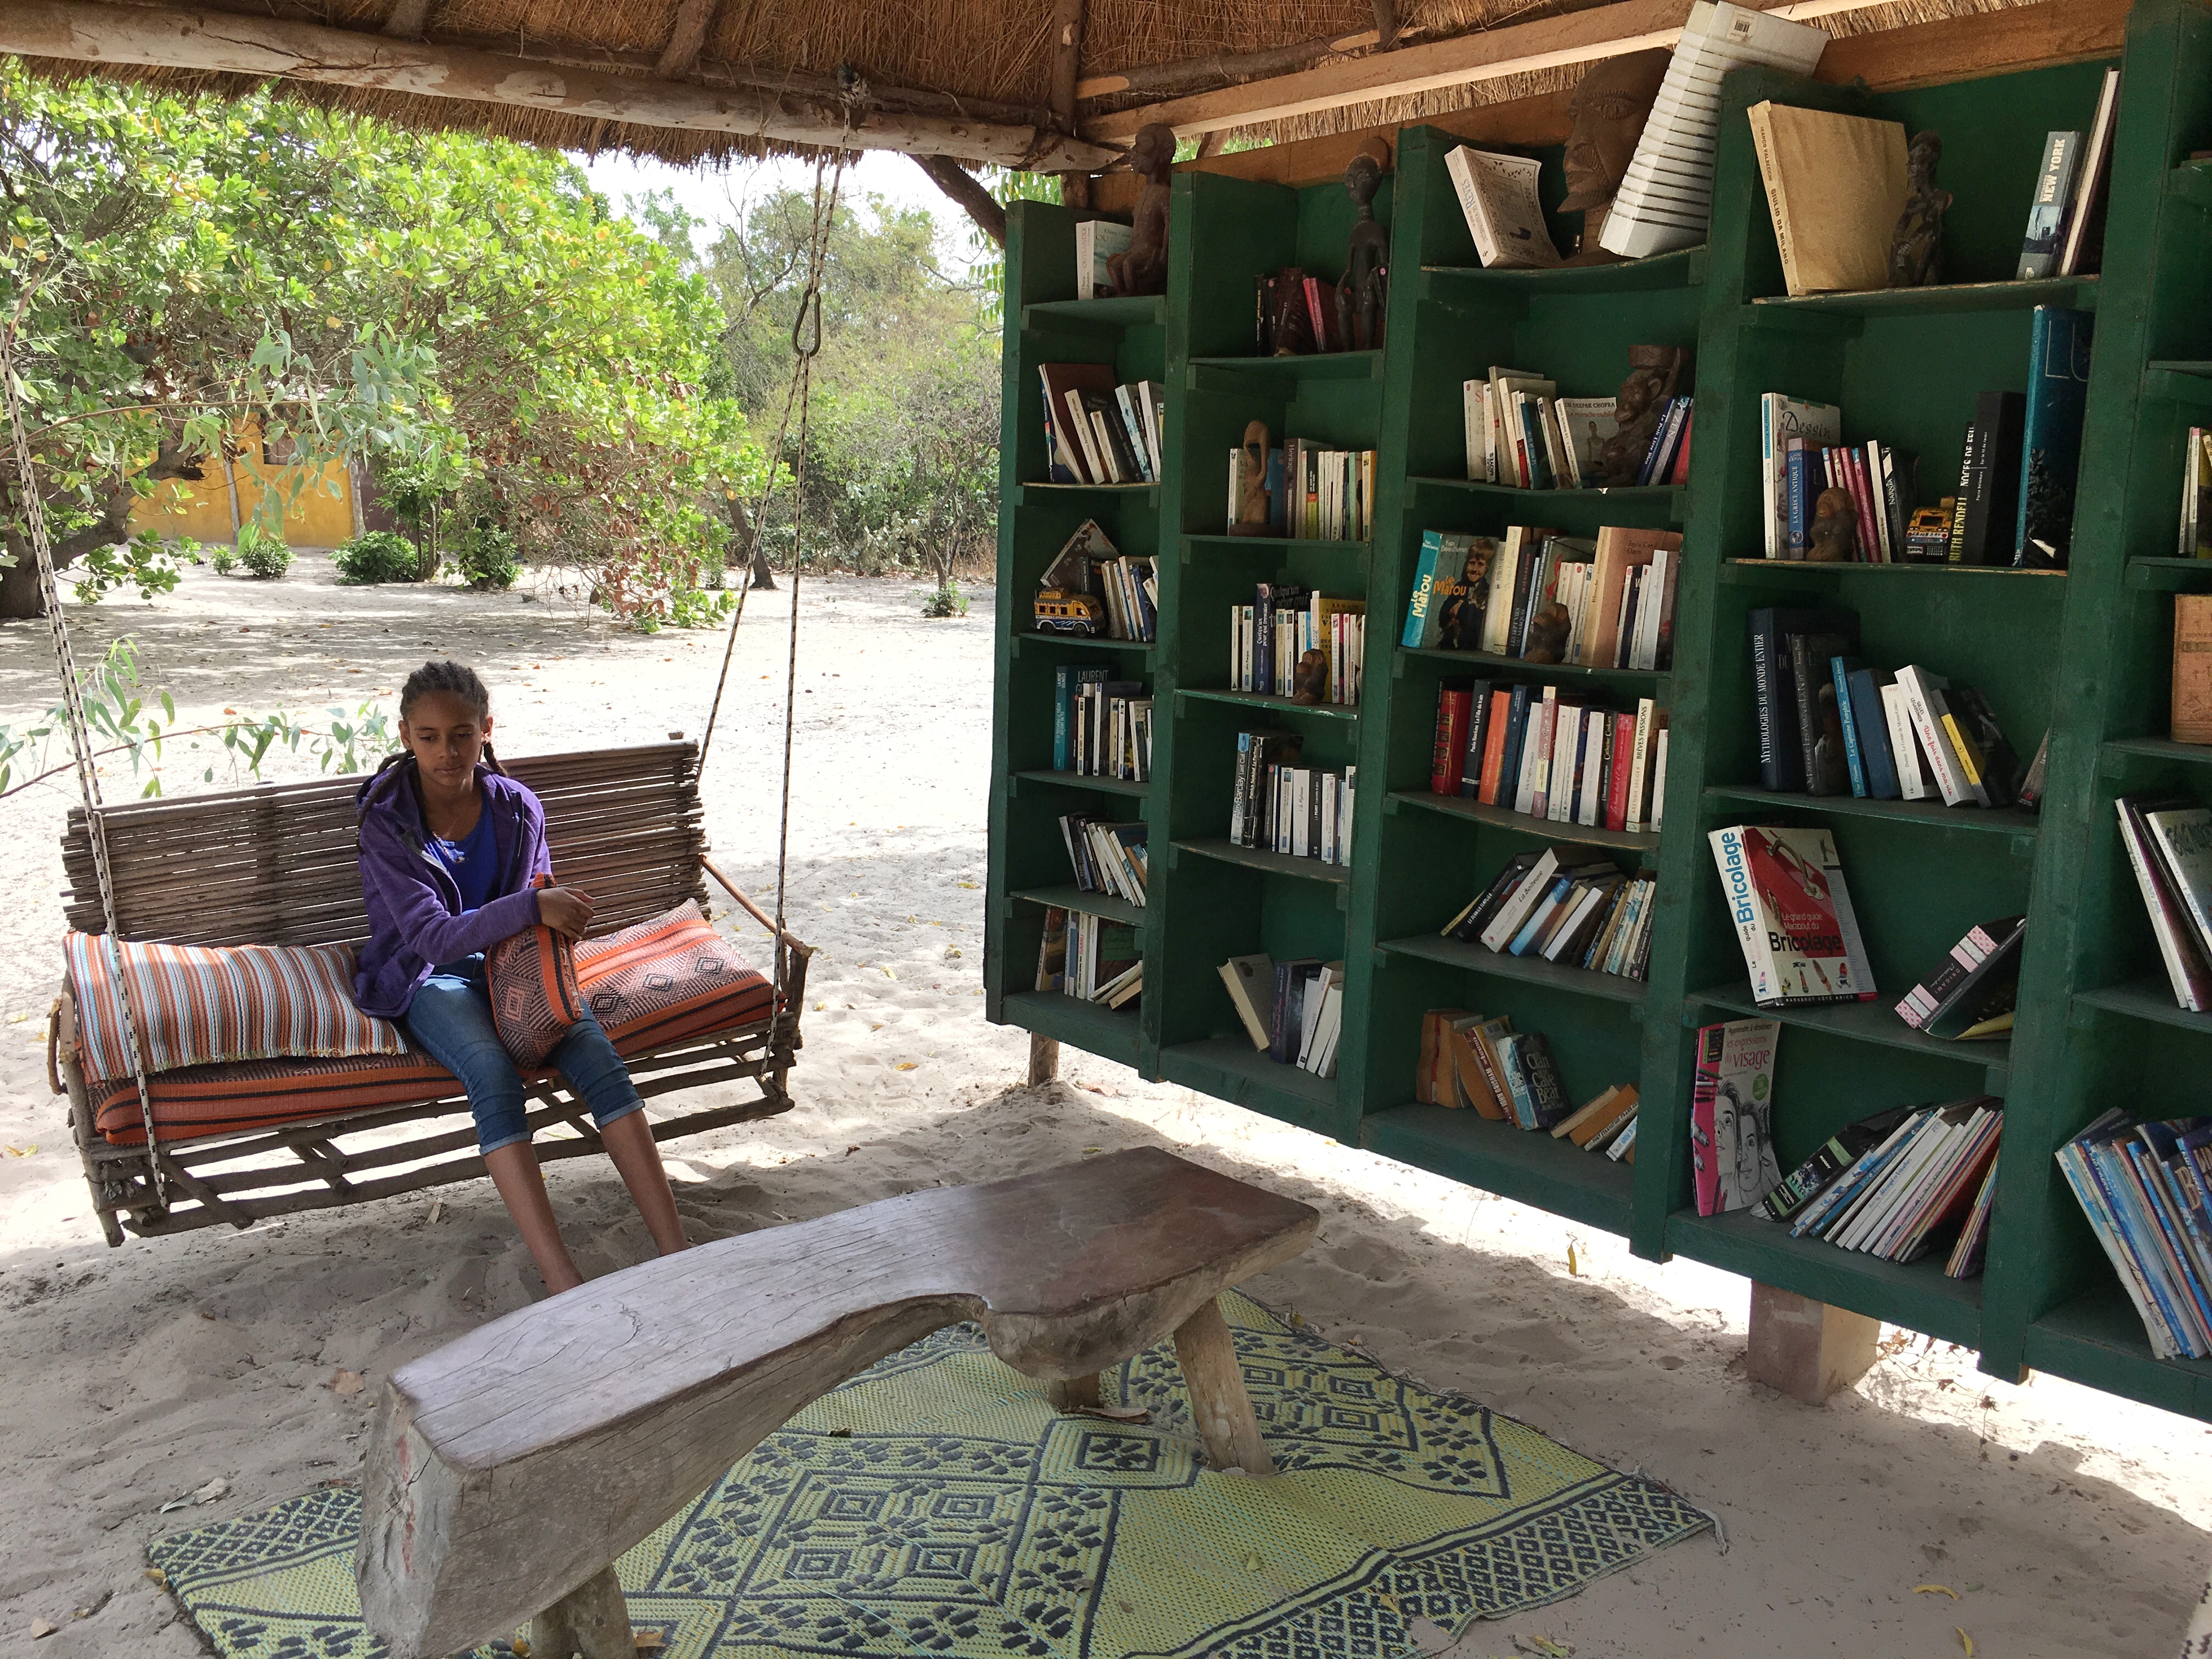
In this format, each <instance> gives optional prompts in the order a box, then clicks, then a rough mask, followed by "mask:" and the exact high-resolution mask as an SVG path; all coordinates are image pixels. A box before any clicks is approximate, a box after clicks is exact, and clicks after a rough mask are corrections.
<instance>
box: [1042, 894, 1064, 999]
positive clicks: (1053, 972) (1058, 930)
mask: <svg viewBox="0 0 2212 1659" xmlns="http://www.w3.org/2000/svg"><path fill="white" fill-rule="evenodd" d="M1036 988H1037V989H1038V990H1040V991H1063V990H1066V988H1067V910H1066V907H1065V906H1064V905H1058V904H1048V905H1047V906H1046V907H1045V912H1044V931H1043V932H1042V933H1040V934H1039V935H1038V938H1037V968H1036Z"/></svg>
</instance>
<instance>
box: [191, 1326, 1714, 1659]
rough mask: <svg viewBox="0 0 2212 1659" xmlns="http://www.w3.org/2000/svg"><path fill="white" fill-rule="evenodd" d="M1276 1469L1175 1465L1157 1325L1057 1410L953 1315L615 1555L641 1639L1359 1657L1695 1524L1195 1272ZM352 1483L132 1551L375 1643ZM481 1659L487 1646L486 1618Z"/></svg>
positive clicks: (1140, 1657)
mask: <svg viewBox="0 0 2212 1659" xmlns="http://www.w3.org/2000/svg"><path fill="white" fill-rule="evenodd" d="M1223 1305H1224V1311H1225V1313H1226V1314H1227V1315H1228V1316H1229V1322H1230V1325H1231V1329H1232V1331H1233V1332H1234V1334H1235V1336H1236V1341H1237V1352H1238V1354H1239V1356H1240V1357H1241V1358H1242V1359H1243V1370H1244V1380H1245V1385H1246V1387H1247V1388H1248V1389H1250V1391H1251V1394H1252V1400H1253V1404H1254V1407H1255V1408H1256V1410H1257V1411H1258V1413H1259V1415H1260V1421H1261V1426H1262V1428H1263V1429H1264V1430H1265V1431H1266V1434H1267V1443H1268V1445H1269V1447H1270V1449H1272V1450H1273V1453H1274V1455H1275V1461H1276V1463H1277V1465H1278V1467H1279V1469H1280V1470H1281V1471H1282V1476H1281V1478H1280V1479H1278V1480H1249V1479H1245V1478H1243V1477H1241V1476H1237V1475H1223V1474H1214V1473H1212V1472H1211V1471H1209V1470H1206V1469H1204V1468H1201V1467H1200V1463H1199V1461H1198V1457H1197V1453H1196V1442H1195V1436H1194V1432H1193V1430H1192V1425H1191V1421H1190V1411H1189V1405H1188V1398H1187V1396H1186V1395H1185V1394H1184V1391H1183V1387H1182V1376H1181V1374H1180V1373H1179V1372H1178V1371H1177V1370H1176V1363H1175V1354H1174V1350H1173V1348H1172V1347H1171V1346H1168V1345H1166V1344H1163V1345H1162V1346H1159V1347H1157V1348H1154V1349H1152V1350H1150V1351H1148V1352H1145V1353H1142V1354H1139V1356H1137V1358H1134V1359H1133V1360H1130V1361H1129V1362H1128V1363H1127V1364H1125V1365H1123V1366H1121V1368H1120V1370H1118V1371H1115V1372H1113V1373H1109V1376H1108V1381H1107V1393H1108V1396H1109V1402H1110V1401H1114V1400H1115V1399H1118V1401H1121V1402H1124V1403H1127V1404H1130V1405H1136V1406H1142V1407H1146V1408H1148V1409H1149V1410H1150V1412H1151V1420H1150V1421H1149V1422H1148V1423H1144V1424H1133V1423H1118V1422H1112V1421H1109V1420H1107V1419H1102V1418H1097V1417H1085V1416H1063V1415H1060V1414H1059V1413H1055V1412H1054V1410H1053V1409H1052V1407H1050V1406H1049V1405H1048V1404H1047V1403H1046V1401H1045V1398H1044V1393H1043V1385H1042V1384H1041V1383H1034V1382H1031V1381H1030V1379H1028V1378H1027V1377H1024V1376H1019V1375H1018V1374H1017V1373H1016V1372H1014V1371H1012V1370H1008V1369H1007V1368H1006V1366H1005V1365H1003V1364H1000V1362H999V1361H998V1360H997V1359H995V1358H993V1357H992V1355H991V1352H990V1350H989V1349H988V1348H987V1346H985V1344H984V1341H983V1339H982V1335H981V1332H980V1331H979V1330H978V1329H977V1328H975V1327H974V1326H972V1325H956V1326H951V1327H949V1328H946V1329H945V1330H942V1331H939V1332H938V1333H937V1334H935V1335H933V1336H930V1337H927V1338H925V1339H924V1340H921V1341H920V1342H917V1343H915V1345H914V1346H912V1347H910V1348H908V1349H905V1350H904V1351H903V1352H899V1353H896V1354H893V1355H891V1356H890V1358H887V1359H885V1360H884V1361H883V1362H881V1363H880V1364H877V1365H876V1366H874V1367H873V1368H872V1369H871V1370H867V1371H866V1372H863V1373H862V1374H861V1375H860V1376H857V1377H855V1378H854V1379H853V1380H852V1381H851V1382H850V1383H846V1384H845V1385H844V1386H843V1387H842V1388H841V1389H837V1390H836V1392H834V1393H832V1394H829V1395H825V1396H823V1398H822V1399H820V1400H818V1401H816V1402H815V1403H814V1404H813V1405H811V1406H810V1407H807V1409H806V1410H805V1411H804V1412H801V1413H799V1415H798V1416H797V1417H795V1418H793V1419H792V1420H791V1422H790V1423H789V1424H788V1425H786V1426H785V1427H784V1428H783V1429H781V1430H780V1431H777V1432H776V1433H775V1434H772V1435H770V1436H769V1437H768V1438H767V1439H766V1440H765V1441H763V1443H761V1444H760V1445H759V1446H757V1448H755V1449H753V1451H752V1452H751V1453H750V1454H749V1455H747V1456H746V1457H745V1458H744V1460H743V1461H741V1462H739V1463H738V1465H737V1466H736V1467H735V1468H732V1470H731V1471H730V1472H729V1474H726V1476H724V1477H723V1478H722V1480H720V1481H719V1482H718V1483H717V1484H716V1485H715V1486H714V1487H713V1489H712V1490H710V1491H709V1492H707V1493H706V1495H705V1496H704V1497H702V1498H700V1499H699V1500H698V1501H697V1502H696V1503H695V1504H691V1505H690V1506H689V1507H688V1508H687V1509H685V1510H684V1512H683V1513H682V1514H681V1515H679V1516H677V1517H676V1518H675V1519H673V1520H671V1521H670V1522H668V1524H667V1525H665V1526H664V1527H663V1528H660V1530H659V1532H657V1533H655V1534H653V1536H652V1537H650V1538H648V1539H647V1540H646V1541H644V1542H643V1543H641V1544H640V1545H639V1546H638V1547H636V1548H635V1549H634V1550H632V1551H630V1553H629V1554H628V1555H626V1556H624V1557H623V1559H622V1560H621V1561H620V1563H618V1564H617V1568H618V1571H619V1574H620V1577H621V1579H622V1584H623V1590H624V1591H625V1592H626V1593H627V1595H628V1597H629V1609H630V1619H631V1621H632V1623H633V1624H635V1625H636V1626H638V1627H639V1628H640V1629H658V1630H659V1632H660V1633H661V1636H662V1638H663V1642H664V1645H663V1646H662V1647H661V1649H660V1650H659V1651H660V1653H661V1654H662V1655H663V1656H664V1659H797V1656H802V1655H805V1656H813V1655H823V1656H837V1659H848V1656H854V1655H915V1656H921V1655H928V1656H938V1659H982V1656H986V1655H987V1656H991V1659H1010V1656H1016V1659H1020V1656H1026V1659H1231V1656H1233V1659H1338V1656H1346V1659H1353V1656H1358V1659H1366V1656H1372V1659H1385V1656H1394V1655H1400V1654H1408V1653H1413V1652H1414V1651H1416V1649H1415V1647H1414V1645H1413V1641H1412V1639H1411V1638H1410V1637H1409V1636H1408V1634H1407V1625H1408V1622H1409V1621H1410V1620H1413V1619H1415V1618H1417V1617H1419V1618H1426V1619H1428V1620H1431V1621H1432V1622H1433V1623H1435V1624H1437V1625H1439V1626H1442V1627H1443V1629H1444V1630H1446V1631H1448V1632H1452V1633H1454V1634H1456V1633H1457V1632H1459V1631H1460V1630H1461V1629H1462V1628H1463V1627H1464V1626H1466V1625H1467V1624H1468V1622H1469V1621H1471V1620H1476V1619H1497V1618H1503V1617H1505V1616H1507V1615H1509V1614H1511V1613H1518V1612H1520V1611H1522V1609H1524V1608H1528V1607H1535V1606H1537V1605H1539V1604H1541V1603H1542V1602H1546V1601H1555V1600H1557V1599H1558V1598H1559V1597H1561V1596H1565V1595H1573V1594H1575V1593H1576V1592H1577V1590H1579V1589H1582V1588H1583V1585H1585V1584H1587V1583H1589V1582H1590V1581H1591V1580H1592V1579H1594V1578H1597V1577H1601V1576H1603V1575H1604V1574H1606V1573H1608V1572H1613V1571H1617V1570H1618V1569H1620V1568H1621V1567H1624V1566H1627V1565H1630V1564H1631V1563H1632V1562H1634V1561H1636V1560H1638V1559H1641V1558H1643V1557H1644V1556H1646V1555H1648V1554H1650V1553H1651V1552H1652V1551H1654V1550H1656V1549H1658V1548H1660V1547H1662V1546H1664V1545H1667V1544H1671V1543H1673V1542H1674V1541H1676V1540H1678V1539H1680V1538H1685V1537H1687V1536H1689V1535H1690V1534H1692V1533H1695V1532H1698V1531H1700V1530H1701V1529H1703V1528H1705V1526H1706V1525H1707V1524H1708V1522H1707V1521H1706V1519H1705V1516H1704V1515H1703V1514H1701V1513H1700V1512H1699V1510H1696V1509H1695V1508H1693V1507H1692V1506H1691V1505H1690V1504H1687V1503H1686V1502H1684V1501H1683V1500H1682V1499H1681V1498H1677V1497H1676V1496H1675V1495H1674V1493H1672V1492H1668V1490H1667V1489H1666V1488H1664V1487H1662V1486H1656V1485H1654V1484H1652V1483H1651V1482H1650V1481H1648V1480H1641V1479H1638V1478H1634V1477H1632V1476H1628V1475H1624V1474H1615V1473H1614V1472H1613V1470H1611V1469H1608V1468H1605V1467H1604V1466H1603V1465H1601V1464H1597V1463H1593V1462H1590V1461H1589V1459H1588V1458H1584V1457H1578V1456H1577V1455H1575V1454H1574V1453H1573V1452H1571V1451H1569V1450H1567V1449H1565V1447H1562V1446H1559V1445H1557V1444H1555V1443H1553V1442H1552V1441H1550V1440H1547V1439H1546V1438H1545V1437H1543V1436H1542V1435H1541V1434H1538V1433H1537V1432H1535V1431H1534V1430H1533V1429H1529V1428H1526V1427H1524V1426H1522V1425H1521V1424H1518V1423H1516V1422H1513V1421H1511V1420H1510V1419H1506V1418H1503V1417H1499V1416H1497V1415H1496V1414H1495V1413H1492V1412H1490V1411H1487V1410H1486V1409H1485V1408H1484V1407H1480V1406H1478V1405H1476V1404H1474V1402H1473V1401H1466V1400H1462V1399H1459V1398H1456V1397H1454V1396H1451V1395H1429V1394H1425V1393H1423V1392H1422V1391H1421V1390H1420V1389H1416V1388H1414V1387H1413V1386H1412V1385H1411V1384H1409V1383H1405V1382H1402V1381H1401V1380H1400V1379H1398V1378H1396V1377H1395V1376H1391V1375H1390V1374H1389V1372H1387V1371H1385V1370H1383V1368H1382V1367H1380V1366H1379V1365H1377V1364H1376V1363H1375V1362H1374V1361H1373V1360H1371V1359H1369V1358H1366V1357H1364V1355H1362V1354H1359V1353H1356V1352H1351V1351H1348V1350H1346V1349H1343V1348H1340V1347H1336V1346H1332V1345H1331V1344H1329V1343H1328V1342H1324V1341H1322V1340H1321V1339H1320V1338H1319V1337H1317V1336H1316V1335H1314V1334H1312V1332H1311V1331H1310V1330H1306V1329H1304V1328H1298V1327H1296V1326H1292V1325H1289V1324H1286V1323H1285V1322H1283V1321H1281V1320H1279V1319H1278V1318H1276V1317H1275V1316H1273V1314H1271V1313H1269V1312H1267V1310H1265V1309H1262V1308H1261V1307H1260V1306H1258V1305H1257V1304H1255V1303H1252V1302H1249V1301H1247V1300H1245V1299H1244V1298H1243V1297H1236V1296H1230V1297H1225V1298H1224V1299H1223ZM359 1521H360V1496H359V1493H358V1492H357V1491H356V1489H355V1488H353V1487H351V1486H328V1487H323V1488H319V1489H318V1490H316V1491H314V1492H308V1493H307V1494H305V1495H304V1496H301V1497H299V1498H293V1499H291V1500H289V1502H287V1503H283V1504H278V1505H277V1506H276V1508H274V1509H271V1510H264V1511H263V1512H262V1513H260V1514H258V1515H249V1516H242V1517H240V1519H238V1520H235V1521H228V1522H218V1523H216V1524H215V1525H212V1526H206V1527H200V1528H194V1529H193V1530H191V1531H190V1532H184V1533H179V1534H174V1535H173V1536H171V1537H167V1538H163V1539H160V1540H157V1541H155V1543H154V1544H153V1546H152V1547H151V1548H150V1549H149V1552H148V1553H149V1559H151V1560H152V1562H153V1565H155V1566H156V1567H158V1568H160V1569H161V1571H162V1572H163V1573H164V1574H165V1575H166V1576H167V1580H168V1583H169V1588H170V1589H172V1590H173V1591H174V1592H175V1593H176V1595H178V1596H179V1598H180V1599H181V1600H182V1601H183V1602H184V1605H185V1608H186V1610H187V1611H188V1612H189V1613H190V1614H191V1617H192V1618H193V1620H196V1621H197V1624H198V1626H199V1627H200V1629H201V1630H202V1631H203V1632H204V1633H205V1634H206V1636H207V1638H208V1639H209V1640H210V1642H211V1643H212V1644H214V1646H215V1648H216V1650H217V1651H218V1652H220V1653H222V1655H224V1656H226V1659H378V1656H380V1655H381V1654H382V1652H383V1651H384V1650H383V1647H382V1644H380V1643H378V1642H377V1641H375V1640H374V1638H371V1637H369V1636H368V1633H367V1632H366V1631H365V1630H364V1628H363V1627H362V1620H361V1610H360V1605H359V1603H358V1601H356V1598H355V1593H354V1582H353V1549H354V1540H355V1537H356V1533H357V1531H358V1528H359ZM478 1651H479V1654H480V1655H481V1656H484V1659H491V1656H500V1659H504V1656H507V1655H509V1654H511V1653H512V1651H513V1650H512V1649H511V1647H510V1646H509V1645H508V1644H507V1643H505V1642H496V1643H494V1644H491V1645H490V1646H489V1647H487V1648H483V1649H481V1650H478Z"/></svg>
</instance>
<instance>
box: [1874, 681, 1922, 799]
mask: <svg viewBox="0 0 2212 1659" xmlns="http://www.w3.org/2000/svg"><path fill="white" fill-rule="evenodd" d="M1881 714H1882V720H1883V722H1884V723H1885V724H1886V725H1887V726H1888V727H1889V752H1890V757H1891V759H1892V760H1893V761H1894V762H1895V763H1896V766H1897V793H1898V799H1900V800H1925V799H1928V783H1927V781H1926V780H1925V779H1924V778H1923V777H1922V776H1921V775H1920V743H1919V739H1918V738H1916V737H1914V735H1913V732H1912V711H1911V708H1910V707H1909V706H1908V705H1907V703H1906V701H1905V688H1904V687H1903V686H1901V685H1899V684H1894V683H1892V684H1888V685H1885V686H1883V687H1882V688H1881Z"/></svg>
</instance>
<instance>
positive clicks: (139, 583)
mask: <svg viewBox="0 0 2212 1659" xmlns="http://www.w3.org/2000/svg"><path fill="white" fill-rule="evenodd" d="M67 574H68V575H69V576H70V579H71V580H74V581H75V582H76V597H77V599H78V600H79V601H80V602H81V603H82V604H85V605H97V604H99V603H100V596H101V595H103V594H106V593H112V592H115V591H116V590H117V589H118V588H122V587H133V586H135V587H136V588H137V590H138V597H139V598H140V599H152V598H153V597H154V596H155V594H156V593H167V592H170V591H171V590H172V589H173V588H174V587H175V586H176V585H177V565H176V561H175V560H174V559H173V558H172V557H171V556H170V554H169V552H168V550H167V549H166V548H164V547H163V546H162V545H161V538H160V537H158V536H156V535H155V534H154V532H151V531H150V530H149V531H141V532H139V533H138V534H137V535H136V536H133V537H132V538H131V539H130V540H129V541H127V542H125V543H124V544H123V545H122V546H120V547H95V548H94V549H93V550H92V551H91V552H89V553H88V554H86V555H85V556H84V557H83V558H82V560H80V561H79V562H78V563H77V564H76V567H75V568H73V569H71V570H70V571H69V572H68V573H67Z"/></svg>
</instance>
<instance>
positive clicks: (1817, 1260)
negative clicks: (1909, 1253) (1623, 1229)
mask: <svg viewBox="0 0 2212 1659" xmlns="http://www.w3.org/2000/svg"><path fill="white" fill-rule="evenodd" d="M1667 1244H1668V1249H1672V1250H1673V1251H1674V1252H1675V1253H1676V1254H1677V1255H1686V1256H1688V1257H1689V1258H1690V1259H1691V1260H1692V1261H1702V1262H1704V1263H1705V1265H1706V1266H1708V1267H1720V1268H1723V1269H1725V1270H1726V1271H1728V1272H1729V1273H1741V1274H1742V1275H1743V1276H1744V1277H1745V1278H1747V1279H1757V1280H1759V1283H1761V1284H1762V1285H1778V1286H1779V1287H1780V1288H1782V1289H1783V1290H1785V1291H1796V1292H1797V1294H1798V1295H1800V1296H1805V1297H1812V1298H1813V1300H1814V1301H1815V1302H1825V1303H1827V1304H1829V1305H1830V1306H1831V1307H1837V1308H1849V1309H1850V1310H1852V1311H1853V1312H1854V1313H1863V1314H1865V1315H1867V1316H1869V1317H1870V1318H1874V1319H1881V1320H1887V1321H1888V1322H1890V1323H1891V1324H1893V1325H1904V1326H1906V1327H1908V1328H1911V1329H1912V1330H1916V1331H1924V1332H1926V1333H1927V1334H1929V1335H1930V1336H1935V1337H1940V1338H1942V1340H1944V1341H1946V1342H1956V1343H1958V1344H1960V1346H1963V1347H1968V1348H1972V1347H1976V1346H1979V1345H1980V1342H1981V1315H1982V1305H1981V1304H1982V1281H1981V1279H1979V1277H1976V1278H1973V1279H1946V1278H1945V1277H1944V1276H1943V1259H1944V1256H1945V1255H1946V1252H1945V1251H1943V1250H1941V1249H1937V1250H1933V1251H1931V1252H1929V1254H1928V1255H1924V1256H1923V1257H1921V1258H1920V1260H1919V1261H1915V1262H1911V1263H1910V1264H1908V1265H1905V1266H1899V1264H1898V1263H1896V1262H1894V1261H1880V1260H1878V1259H1877V1258H1875V1257H1874V1256H1870V1255H1865V1254H1864V1253H1863V1252H1861V1251H1857V1250H1846V1249H1842V1248H1841V1247H1839V1246H1838V1245H1834V1244H1831V1243H1828V1242H1827V1241H1826V1239H1820V1238H1792V1237H1790V1229H1789V1228H1788V1227H1786V1226H1784V1225H1782V1224H1781V1223H1779V1222H1774V1221H1769V1220H1767V1219H1766V1218H1765V1216H1763V1215H1760V1214H1759V1212H1757V1211H1755V1210H1736V1211H1733V1212H1730V1213H1729V1214H1727V1215H1707V1216H1701V1215H1698V1214H1695V1213H1694V1212H1689V1211H1677V1212H1675V1213H1674V1214H1673V1215H1670V1216H1668V1218H1667Z"/></svg>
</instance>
